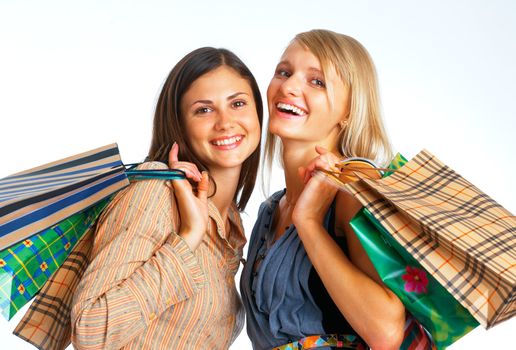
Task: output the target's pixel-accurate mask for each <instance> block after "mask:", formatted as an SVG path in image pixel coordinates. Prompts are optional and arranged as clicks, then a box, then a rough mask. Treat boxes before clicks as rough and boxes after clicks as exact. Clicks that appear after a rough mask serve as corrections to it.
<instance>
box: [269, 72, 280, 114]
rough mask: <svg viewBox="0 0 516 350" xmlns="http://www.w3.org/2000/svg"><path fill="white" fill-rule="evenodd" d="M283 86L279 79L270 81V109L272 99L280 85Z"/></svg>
mask: <svg viewBox="0 0 516 350" xmlns="http://www.w3.org/2000/svg"><path fill="white" fill-rule="evenodd" d="M280 86H281V83H280V82H279V81H277V80H276V79H272V80H271V82H270V83H269V87H268V88H267V103H268V105H269V109H270V107H271V104H272V99H273V98H274V96H275V95H276V93H277V92H278V89H279V87H280Z"/></svg>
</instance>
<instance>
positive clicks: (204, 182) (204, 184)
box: [197, 171, 210, 203]
mask: <svg viewBox="0 0 516 350" xmlns="http://www.w3.org/2000/svg"><path fill="white" fill-rule="evenodd" d="M209 188H210V179H209V176H208V172H207V171H203V172H202V174H201V182H199V184H198V185H197V198H199V199H200V200H201V202H203V203H207V202H208V189H209Z"/></svg>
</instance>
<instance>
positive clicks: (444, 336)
mask: <svg viewBox="0 0 516 350" xmlns="http://www.w3.org/2000/svg"><path fill="white" fill-rule="evenodd" d="M350 225H351V227H352V228H353V230H354V231H355V233H356V235H357V237H358V239H359V240H360V242H361V243H362V246H363V247H364V249H365V251H366V252H367V255H368V256H369V258H370V259H371V261H372V263H373V265H374V267H375V269H376V271H377V272H378V274H379V276H380V277H381V279H382V281H383V282H384V283H385V285H386V286H387V287H389V289H391V290H392V291H393V292H394V293H395V294H396V295H397V296H398V297H399V298H400V300H401V302H402V303H403V304H404V305H405V308H406V309H407V310H408V311H409V312H410V313H411V314H412V315H413V316H414V317H415V318H416V319H417V320H418V321H419V322H420V323H421V324H422V325H423V326H424V327H425V329H426V330H427V331H428V332H429V333H430V334H431V336H432V339H433V341H434V343H435V345H436V346H437V348H438V349H444V348H446V347H447V346H449V345H451V344H452V343H454V342H455V341H457V340H458V339H459V338H461V337H462V336H464V335H465V334H467V333H468V332H470V331H471V330H473V329H474V328H475V327H476V326H478V322H477V321H476V320H475V318H474V317H473V316H471V314H470V313H469V312H468V311H467V310H466V309H465V308H464V307H463V306H462V305H461V304H460V303H459V302H458V301H457V300H455V299H454V298H453V297H452V296H451V295H450V293H448V291H447V290H446V289H445V288H444V287H443V286H441V285H440V284H439V282H437V281H436V280H435V278H434V277H433V276H431V275H430V274H428V273H427V272H426V270H425V269H424V268H423V267H422V266H421V265H420V264H419V263H418V262H417V261H416V260H415V259H414V258H413V257H412V256H410V255H409V254H408V253H407V252H406V250H404V249H403V247H402V246H401V245H400V244H399V243H398V242H396V240H394V239H393V238H392V237H391V236H390V234H389V233H388V232H387V231H386V230H385V229H384V228H383V227H382V226H381V225H380V223H379V222H378V221H377V220H376V219H375V218H374V217H373V216H372V215H371V214H370V213H369V211H367V209H362V210H360V211H359V213H358V214H357V215H356V216H355V217H354V218H353V219H352V220H351V221H350Z"/></svg>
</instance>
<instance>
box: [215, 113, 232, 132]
mask: <svg viewBox="0 0 516 350" xmlns="http://www.w3.org/2000/svg"><path fill="white" fill-rule="evenodd" d="M233 121H234V118H233V114H232V113H231V111H229V110H219V112H218V113H217V121H216V123H215V128H216V129H217V130H227V129H230V128H232V126H233Z"/></svg>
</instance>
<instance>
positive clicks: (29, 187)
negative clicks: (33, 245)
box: [0, 144, 129, 250]
mask: <svg viewBox="0 0 516 350" xmlns="http://www.w3.org/2000/svg"><path fill="white" fill-rule="evenodd" d="M127 185H129V181H128V179H127V175H126V174H125V167H124V166H123V164H122V161H121V159H120V154H119V151H118V147H117V145H116V144H111V145H107V146H104V147H100V148H97V149H94V150H91V151H89V152H85V153H81V154H78V155H75V156H72V157H69V158H65V159H62V160H58V161H56V162H52V163H49V164H45V165H42V166H39V167H36V168H33V169H30V170H26V171H23V172H20V173H17V174H14V175H11V176H8V177H6V178H3V179H1V180H0V250H4V249H6V248H7V247H9V246H12V245H13V244H15V243H18V242H20V241H23V240H24V239H26V238H28V237H30V236H32V235H34V234H36V233H38V232H41V231H43V230H45V229H47V228H49V227H51V226H52V225H55V224H57V223H59V222H61V221H62V220H64V219H66V218H68V217H70V216H72V215H74V214H76V213H79V212H81V211H83V210H85V209H86V208H89V207H90V206H92V205H93V204H95V203H97V202H99V201H101V200H102V199H104V198H106V197H108V196H110V195H112V194H113V193H115V192H116V191H118V190H120V189H122V188H123V187H125V186H127Z"/></svg>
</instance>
